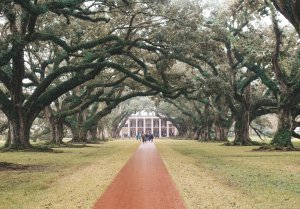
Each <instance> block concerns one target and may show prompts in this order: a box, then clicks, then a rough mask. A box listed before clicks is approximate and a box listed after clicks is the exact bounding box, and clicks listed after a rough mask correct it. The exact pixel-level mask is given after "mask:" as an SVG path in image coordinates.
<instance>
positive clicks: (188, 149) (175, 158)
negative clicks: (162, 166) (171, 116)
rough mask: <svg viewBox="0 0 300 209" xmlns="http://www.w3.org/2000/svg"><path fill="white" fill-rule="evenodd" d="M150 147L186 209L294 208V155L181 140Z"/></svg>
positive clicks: (298, 200) (299, 190)
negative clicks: (164, 165)
mask: <svg viewBox="0 0 300 209" xmlns="http://www.w3.org/2000/svg"><path fill="white" fill-rule="evenodd" d="M156 145H157V147H158V149H159V150H160V153H161V155H162V157H163V159H164V161H165V163H166V165H167V167H168V170H169V172H170V173H171V175H172V177H173V179H174V181H175V182H176V184H177V187H178V189H179V191H180V193H181V195H182V197H183V198H184V200H185V202H186V205H187V207H188V208H189V209H199V208H201V209H202V208H208V209H217V208H220V209H226V208H228V209H229V208H230V209H234V208H242V209H248V208H249V209H250V208H252V209H266V208H272V209H297V208H299V205H300V152H253V151H252V149H253V148H254V147H227V146H221V144H220V143H199V142H196V141H183V140H182V141H180V140H160V141H157V143H156ZM294 145H295V146H296V147H300V143H299V142H294Z"/></svg>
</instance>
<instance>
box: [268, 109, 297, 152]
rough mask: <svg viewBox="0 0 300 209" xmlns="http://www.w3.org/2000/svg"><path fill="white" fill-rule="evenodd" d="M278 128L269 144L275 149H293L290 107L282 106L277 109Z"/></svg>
mask: <svg viewBox="0 0 300 209" xmlns="http://www.w3.org/2000/svg"><path fill="white" fill-rule="evenodd" d="M278 121H279V122H278V128H277V132H276V134H275V136H274V138H273V139H272V141H271V144H272V145H274V146H275V147H277V148H293V147H294V146H293V144H292V127H293V118H292V114H291V108H290V105H284V106H282V107H281V108H280V109H279V120H278Z"/></svg>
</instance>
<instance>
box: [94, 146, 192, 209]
mask: <svg viewBox="0 0 300 209" xmlns="http://www.w3.org/2000/svg"><path fill="white" fill-rule="evenodd" d="M148 159H151V160H150V161H149V160H148ZM93 209H186V207H185V205H184V203H183V201H182V199H181V197H180V195H179V193H178V191H177V190H176V186H175V184H174V183H173V181H172V179H171V177H170V175H169V173H168V171H167V169H166V167H165V165H164V163H163V161H162V159H161V157H160V155H159V153H158V151H157V150H156V147H155V144H154V143H146V144H141V145H140V147H139V148H138V149H137V151H136V152H135V153H134V155H133V156H132V157H131V158H130V160H129V161H128V162H127V164H126V165H125V166H124V167H123V168H122V169H121V171H120V173H119V174H118V175H117V177H116V178H115V179H114V181H113V182H112V184H111V185H110V186H109V187H108V188H107V190H106V191H105V192H104V194H103V195H102V196H101V197H100V198H99V199H98V201H97V202H96V203H95V205H94V207H93Z"/></svg>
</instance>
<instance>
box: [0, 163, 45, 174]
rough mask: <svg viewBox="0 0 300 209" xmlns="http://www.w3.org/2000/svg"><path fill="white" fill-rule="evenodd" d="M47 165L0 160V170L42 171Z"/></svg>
mask: <svg viewBox="0 0 300 209" xmlns="http://www.w3.org/2000/svg"><path fill="white" fill-rule="evenodd" d="M46 168H47V167H46V166H43V165H22V164H16V163H8V162H0V172H2V171H44V170H45V169H46Z"/></svg>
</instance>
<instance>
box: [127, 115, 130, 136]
mask: <svg viewBox="0 0 300 209" xmlns="http://www.w3.org/2000/svg"><path fill="white" fill-rule="evenodd" d="M127 134H128V137H130V119H128V130H127Z"/></svg>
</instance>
